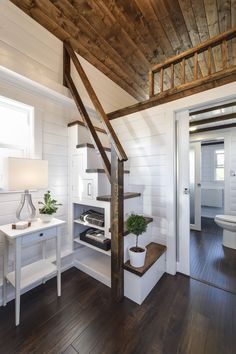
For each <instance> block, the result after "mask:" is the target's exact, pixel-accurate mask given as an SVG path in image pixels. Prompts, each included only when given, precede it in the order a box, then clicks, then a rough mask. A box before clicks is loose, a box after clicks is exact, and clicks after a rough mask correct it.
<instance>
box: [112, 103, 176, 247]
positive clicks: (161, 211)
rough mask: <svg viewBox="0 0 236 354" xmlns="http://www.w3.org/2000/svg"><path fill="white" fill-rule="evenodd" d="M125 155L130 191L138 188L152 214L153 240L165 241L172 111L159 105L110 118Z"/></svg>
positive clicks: (146, 213)
mask: <svg viewBox="0 0 236 354" xmlns="http://www.w3.org/2000/svg"><path fill="white" fill-rule="evenodd" d="M112 125H113V127H114V129H115V131H116V133H117V134H118V137H119V138H120V140H121V143H122V145H123V147H124V149H125V151H126V153H127V154H128V158H129V168H130V177H129V183H130V187H129V190H133V191H141V193H142V197H143V213H144V215H147V216H152V217H153V218H154V222H153V223H152V227H150V230H151V233H152V235H151V236H152V239H153V241H156V242H160V243H162V244H167V239H168V237H169V225H170V223H171V220H170V215H169V210H168V204H169V196H170V197H171V198H172V196H173V192H172V191H171V190H170V189H171V188H172V187H173V183H172V182H171V180H170V178H169V177H170V176H169V173H168V171H169V170H170V168H171V164H172V157H173V156H170V149H171V148H173V145H172V144H173V140H174V139H173V113H172V112H171V114H169V113H168V112H165V111H163V110H162V109H160V108H158V107H154V108H151V109H148V110H146V111H143V112H140V113H135V114H131V115H129V116H126V117H123V118H121V119H118V120H114V121H112Z"/></svg>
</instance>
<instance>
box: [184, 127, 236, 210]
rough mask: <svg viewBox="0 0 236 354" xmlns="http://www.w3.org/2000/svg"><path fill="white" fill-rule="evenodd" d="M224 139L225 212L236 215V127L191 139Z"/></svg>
mask: <svg viewBox="0 0 236 354" xmlns="http://www.w3.org/2000/svg"><path fill="white" fill-rule="evenodd" d="M217 138H218V139H219V138H222V139H224V142H225V143H224V150H225V184H224V188H225V192H224V196H225V197H224V202H225V213H227V214H233V215H236V129H235V128H231V129H223V130H217V131H215V132H208V133H205V134H203V133H202V134H194V135H193V136H192V137H191V141H194V140H198V141H199V140H209V139H217Z"/></svg>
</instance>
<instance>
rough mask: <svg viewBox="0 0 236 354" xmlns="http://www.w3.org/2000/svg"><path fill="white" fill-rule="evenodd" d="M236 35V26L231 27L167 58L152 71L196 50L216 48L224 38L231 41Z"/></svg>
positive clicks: (190, 55) (185, 56)
mask: <svg viewBox="0 0 236 354" xmlns="http://www.w3.org/2000/svg"><path fill="white" fill-rule="evenodd" d="M235 36H236V28H235V27H234V28H232V29H230V30H229V31H226V32H224V33H221V34H219V35H217V36H214V37H212V38H210V39H208V40H206V41H204V42H203V43H201V44H198V45H197V46H195V47H193V48H190V49H188V50H185V51H184V52H182V53H180V54H178V55H175V56H173V57H172V58H170V59H167V60H166V61H164V62H163V63H161V64H157V65H154V66H153V67H152V68H151V71H152V72H153V73H155V72H157V71H159V70H160V69H161V68H163V69H165V68H167V67H169V66H170V64H172V63H173V64H177V63H179V62H181V61H182V59H183V58H185V59H188V58H190V57H192V56H193V55H194V53H195V52H197V53H198V54H199V53H202V52H204V51H205V50H206V49H208V47H211V48H214V47H216V46H217V45H219V44H221V43H222V42H223V41H224V40H226V41H229V40H230V39H232V38H233V37H235Z"/></svg>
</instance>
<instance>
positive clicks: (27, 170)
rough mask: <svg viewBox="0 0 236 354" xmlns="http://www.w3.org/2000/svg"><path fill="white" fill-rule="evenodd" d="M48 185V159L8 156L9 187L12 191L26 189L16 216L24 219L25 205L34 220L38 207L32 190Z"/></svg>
mask: <svg viewBox="0 0 236 354" xmlns="http://www.w3.org/2000/svg"><path fill="white" fill-rule="evenodd" d="M47 186H48V161H45V160H36V159H26V158H16V157H9V158H8V188H9V190H12V191H21V190H24V194H22V195H21V202H20V205H19V207H18V209H17V211H16V217H17V219H19V220H24V218H23V217H22V211H23V209H24V207H25V206H27V208H28V212H29V219H30V220H33V219H34V218H35V215H36V209H35V206H34V205H33V202H32V198H31V194H30V192H29V191H30V190H32V189H44V188H47Z"/></svg>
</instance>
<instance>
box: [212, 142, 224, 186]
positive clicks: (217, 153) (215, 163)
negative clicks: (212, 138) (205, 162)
mask: <svg viewBox="0 0 236 354" xmlns="http://www.w3.org/2000/svg"><path fill="white" fill-rule="evenodd" d="M220 154H223V155H224V158H225V151H224V149H216V150H215V151H214V180H215V181H216V182H224V178H223V179H218V178H217V173H216V170H217V168H222V169H223V171H224V168H225V163H224V164H223V165H218V163H217V155H220Z"/></svg>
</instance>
